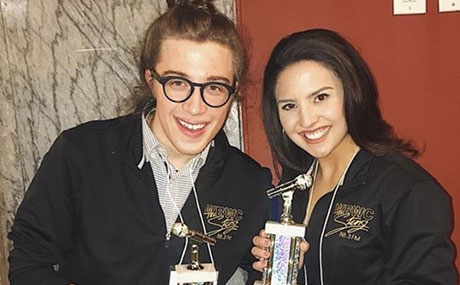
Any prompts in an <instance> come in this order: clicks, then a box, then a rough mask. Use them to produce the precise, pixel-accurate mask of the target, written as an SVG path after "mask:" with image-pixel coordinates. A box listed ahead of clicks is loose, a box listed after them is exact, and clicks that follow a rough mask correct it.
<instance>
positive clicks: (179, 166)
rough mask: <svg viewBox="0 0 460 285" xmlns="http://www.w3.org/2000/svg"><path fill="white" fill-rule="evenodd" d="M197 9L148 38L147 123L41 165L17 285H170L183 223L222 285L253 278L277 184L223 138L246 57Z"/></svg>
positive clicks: (120, 128) (73, 133) (26, 215)
mask: <svg viewBox="0 0 460 285" xmlns="http://www.w3.org/2000/svg"><path fill="white" fill-rule="evenodd" d="M190 2H191V3H189V1H181V2H180V4H177V5H175V6H174V7H172V8H170V9H169V10H168V11H167V12H166V13H165V14H163V15H162V16H160V18H158V19H157V20H156V21H155V22H154V23H153V24H152V25H151V26H150V28H149V29H148V31H147V33H146V36H145V40H144V44H143V47H142V50H141V59H140V64H139V71H140V74H141V79H142V81H143V82H144V84H145V87H146V90H149V93H150V96H152V98H153V101H151V102H150V103H149V104H147V105H146V107H145V108H144V111H143V112H142V113H141V114H133V115H129V116H126V117H122V118H116V119H113V120H108V121H97V122H90V123H86V124H83V125H81V126H78V127H76V128H74V129H71V130H68V131H65V132H63V133H62V134H61V135H60V136H59V138H58V139H57V140H56V142H55V143H54V145H53V146H52V148H51V149H50V151H49V152H48V154H47V155H46V156H45V158H44V159H43V162H42V165H41V166H40V168H39V170H38V172H37V174H36V176H35V178H34V180H33V181H32V183H31V186H30V188H29V190H28V191H27V193H26V196H25V198H24V201H23V203H22V204H21V206H20V208H19V210H18V213H17V215H16V219H15V224H14V225H13V227H12V232H11V233H10V235H9V238H10V239H11V240H12V241H13V242H14V249H13V250H12V251H11V254H10V259H9V261H10V280H11V284H13V285H14V284H30V283H39V284H51V285H53V284H56V285H58V284H167V283H168V280H169V271H170V266H171V265H174V264H178V263H181V262H182V263H187V262H188V261H189V260H190V257H189V256H190V250H189V246H188V243H187V241H186V240H185V239H181V238H178V237H175V236H172V235H171V228H172V226H173V224H174V223H175V222H176V221H179V222H182V223H184V224H186V225H187V226H188V227H189V228H192V229H195V230H198V231H201V232H204V233H207V234H208V235H210V236H212V237H214V238H216V239H217V244H216V245H215V246H213V247H206V246H201V252H200V256H201V261H202V262H214V263H215V265H216V267H217V268H218V270H219V284H225V282H227V280H228V279H229V278H230V277H231V276H232V275H233V273H234V272H235V270H236V269H237V268H238V267H242V268H244V269H247V270H248V271H251V264H252V262H253V261H254V260H253V258H252V257H251V255H250V248H251V239H252V237H253V236H254V235H255V234H257V232H258V231H259V230H260V229H261V228H262V227H263V225H264V222H265V220H266V217H267V213H268V203H267V201H266V198H265V194H264V192H265V190H266V189H268V188H270V187H271V184H270V181H271V177H270V174H269V171H268V170H266V169H263V168H261V167H260V165H258V164H257V163H256V162H254V161H253V160H252V159H251V158H249V157H248V156H246V155H245V154H243V153H241V152H240V151H239V150H237V149H235V148H233V147H231V146H230V145H229V143H228V141H227V138H226V136H225V134H224V133H223V131H222V130H221V129H222V126H223V124H224V122H225V119H226V117H227V114H228V111H229V108H230V105H231V101H232V100H234V97H235V96H236V92H237V91H236V90H237V87H238V82H239V81H240V79H241V77H242V74H243V70H244V65H245V62H244V58H245V57H244V53H243V48H242V46H241V42H240V40H239V38H238V35H237V33H236V30H235V27H234V25H233V23H232V22H231V21H230V20H229V19H228V18H226V17H225V16H224V15H223V14H221V13H219V12H217V11H216V9H215V7H214V6H213V5H212V4H210V3H208V2H206V1H203V2H201V1H196V0H195V1H190ZM253 273H254V272H252V271H251V272H250V275H249V280H252V279H254V278H255V276H253V275H252V274H253Z"/></svg>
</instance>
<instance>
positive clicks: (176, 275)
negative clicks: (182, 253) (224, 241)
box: [169, 223, 218, 285]
mask: <svg viewBox="0 0 460 285" xmlns="http://www.w3.org/2000/svg"><path fill="white" fill-rule="evenodd" d="M172 233H173V234H175V235H176V236H178V237H182V238H189V239H190V240H191V241H192V242H191V254H190V263H189V264H184V265H175V267H174V270H173V271H171V275H170V279H169V285H217V277H218V271H217V270H216V268H215V267H214V265H213V264H212V263H200V256H199V252H200V247H199V245H200V244H202V243H207V244H210V245H215V244H216V240H215V239H214V238H211V237H209V236H207V235H205V234H203V233H200V232H198V231H195V230H192V229H189V228H188V227H187V226H186V225H184V224H181V223H176V224H174V226H173V229H172Z"/></svg>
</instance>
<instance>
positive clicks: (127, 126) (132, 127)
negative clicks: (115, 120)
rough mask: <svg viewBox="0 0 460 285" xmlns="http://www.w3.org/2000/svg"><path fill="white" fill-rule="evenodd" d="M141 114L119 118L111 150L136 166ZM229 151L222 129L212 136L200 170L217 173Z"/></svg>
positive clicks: (140, 150)
mask: <svg viewBox="0 0 460 285" xmlns="http://www.w3.org/2000/svg"><path fill="white" fill-rule="evenodd" d="M141 118H142V114H141V113H135V114H131V115H127V116H125V117H122V118H121V119H120V124H119V125H118V128H117V130H116V133H117V138H116V142H115V146H114V149H113V152H114V153H115V152H116V153H117V154H119V155H120V156H121V157H122V158H123V159H124V160H125V161H126V162H127V163H128V164H130V165H132V166H134V167H137V165H138V164H139V161H141V159H142V157H143V148H142V121H141ZM229 151H230V144H229V142H228V139H227V136H226V135H225V133H224V131H223V130H220V131H219V132H218V133H217V135H216V136H215V137H214V143H212V145H211V148H210V150H209V154H208V158H207V160H206V163H205V165H204V166H203V168H202V169H201V171H200V172H206V173H209V174H212V173H219V172H220V171H221V169H222V168H223V167H224V157H225V156H226V155H227V154H228V152H229Z"/></svg>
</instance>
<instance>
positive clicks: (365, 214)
mask: <svg viewBox="0 0 460 285" xmlns="http://www.w3.org/2000/svg"><path fill="white" fill-rule="evenodd" d="M374 214H375V211H374V209H372V208H366V207H363V206H359V205H348V204H343V203H336V204H335V207H334V222H336V223H338V224H340V225H341V226H340V227H338V228H335V229H333V230H330V231H329V232H327V233H326V234H325V235H324V237H328V236H331V235H334V234H336V233H338V235H339V237H341V238H345V239H349V240H354V241H357V242H359V241H361V235H359V234H358V232H359V231H365V232H368V231H369V222H370V221H372V220H373V219H374Z"/></svg>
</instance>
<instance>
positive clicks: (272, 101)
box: [263, 29, 419, 170]
mask: <svg viewBox="0 0 460 285" xmlns="http://www.w3.org/2000/svg"><path fill="white" fill-rule="evenodd" d="M300 61H314V62H318V63H320V64H322V65H323V66H325V67H326V68H328V69H329V70H331V71H332V72H334V74H335V75H336V76H337V77H338V78H339V79H340V80H341V82H342V85H343V91H344V109H345V118H346V121H347V126H348V133H349V134H350V136H351V137H352V138H353V140H354V142H355V143H356V144H357V145H358V146H360V147H361V148H362V149H364V150H366V151H368V152H370V153H372V154H374V155H376V156H381V155H384V154H386V153H389V152H394V151H400V152H402V153H404V154H406V155H408V156H411V157H415V156H417V155H418V154H419V151H418V150H417V149H415V148H414V147H413V146H412V144H411V143H410V142H407V141H403V140H402V139H400V138H398V137H397V136H396V134H395V132H394V130H393V127H392V126H391V125H389V124H388V123H387V122H385V120H383V118H382V113H381V111H380V108H379V102H378V90H377V85H376V83H375V79H374V77H373V75H372V73H371V71H370V69H369V67H368V66H367V64H366V62H365V61H364V60H363V58H362V57H361V55H360V54H359V52H358V51H357V50H356V49H355V48H354V47H353V46H352V45H351V44H350V43H349V42H348V41H347V40H345V39H344V38H343V37H342V36H340V35H339V34H338V33H336V32H333V31H330V30H325V29H312V30H307V31H303V32H298V33H294V34H292V35H290V36H288V37H286V38H284V39H282V40H281V41H280V42H279V43H278V44H277V45H276V47H275V49H274V50H273V52H272V54H271V56H270V59H269V61H268V63H267V66H266V67H265V73H264V82H263V121H264V127H265V132H266V135H267V137H268V141H269V143H270V147H271V149H272V153H273V155H274V158H275V159H276V160H278V161H279V162H280V163H281V165H283V166H287V167H289V168H292V169H296V170H305V169H306V168H307V167H308V166H309V164H310V162H311V160H312V157H311V156H310V155H309V154H308V153H307V152H305V151H304V150H303V149H301V148H299V147H298V146H297V145H295V144H294V143H293V142H292V141H291V140H290V139H289V138H287V137H286V135H284V134H283V128H282V126H281V122H280V119H279V113H278V106H277V101H276V94H275V88H276V83H277V80H278V76H279V74H280V73H281V72H282V71H283V70H284V69H285V68H286V67H288V66H290V65H292V64H294V63H297V62H300Z"/></svg>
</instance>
